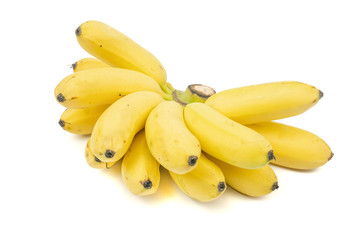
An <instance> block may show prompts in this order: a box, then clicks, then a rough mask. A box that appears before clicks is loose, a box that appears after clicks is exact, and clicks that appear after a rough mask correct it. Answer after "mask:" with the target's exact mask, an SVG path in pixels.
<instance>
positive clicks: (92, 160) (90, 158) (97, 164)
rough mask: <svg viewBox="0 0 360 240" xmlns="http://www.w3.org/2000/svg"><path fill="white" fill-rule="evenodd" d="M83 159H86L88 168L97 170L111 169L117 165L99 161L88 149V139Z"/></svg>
mask: <svg viewBox="0 0 360 240" xmlns="http://www.w3.org/2000/svg"><path fill="white" fill-rule="evenodd" d="M85 158H86V162H87V163H88V164H89V166H90V167H92V168H97V169H104V168H111V167H112V166H114V165H115V164H116V163H117V162H109V163H107V162H102V161H100V160H99V159H98V158H97V157H96V156H95V155H94V153H93V152H92V151H91V149H90V139H89V140H88V141H87V143H86V148H85Z"/></svg>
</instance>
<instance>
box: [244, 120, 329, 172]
mask: <svg viewBox="0 0 360 240" xmlns="http://www.w3.org/2000/svg"><path fill="white" fill-rule="evenodd" d="M247 126H248V127H249V128H251V129H253V130H255V131H257V132H258V133H260V134H262V135H263V136H264V137H265V138H267V139H268V140H269V141H270V143H271V145H272V146H273V148H274V153H275V154H276V160H274V161H271V162H270V163H272V164H275V165H279V166H283V167H287V168H293V169H314V168H317V167H320V166H322V165H324V164H325V163H327V162H328V161H329V160H330V159H331V158H332V156H333V153H332V151H331V149H330V147H329V146H328V145H327V144H326V143H325V141H324V140H322V139H321V138H320V137H318V136H316V135H315V134H313V133H310V132H308V131H305V130H303V129H300V128H296V127H292V126H288V125H285V124H281V123H275V122H264V123H257V124H252V125H247Z"/></svg>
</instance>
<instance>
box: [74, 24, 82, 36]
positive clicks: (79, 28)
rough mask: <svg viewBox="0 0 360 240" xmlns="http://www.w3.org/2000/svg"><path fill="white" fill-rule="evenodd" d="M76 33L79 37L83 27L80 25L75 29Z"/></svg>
mask: <svg viewBox="0 0 360 240" xmlns="http://www.w3.org/2000/svg"><path fill="white" fill-rule="evenodd" d="M75 34H76V36H78V37H79V36H80V35H81V27H80V26H79V27H78V28H77V29H76V30H75Z"/></svg>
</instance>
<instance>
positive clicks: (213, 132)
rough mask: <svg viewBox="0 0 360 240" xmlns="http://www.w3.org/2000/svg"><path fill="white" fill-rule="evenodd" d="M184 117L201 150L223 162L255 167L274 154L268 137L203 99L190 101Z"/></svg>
mask: <svg viewBox="0 0 360 240" xmlns="http://www.w3.org/2000/svg"><path fill="white" fill-rule="evenodd" d="M184 119H185V123H186V126H187V127H188V128H189V130H190V131H191V133H192V134H194V136H195V137H196V138H197V139H198V140H199V142H200V145H201V148H202V150H204V151H205V152H206V153H208V154H210V155H212V156H214V157H216V158H218V159H220V160H222V161H224V162H227V163H229V164H231V165H234V166H237V167H242V168H249V169H254V168H260V167H263V166H265V165H266V164H267V163H268V162H269V161H270V160H272V159H273V158H274V155H273V149H272V147H271V145H270V143H269V141H268V140H266V138H264V137H263V136H262V135H260V134H259V133H257V132H255V131H254V130H252V129H250V128H248V127H245V126H243V125H241V124H240V123H237V122H235V121H233V120H231V119H229V118H227V117H226V116H224V115H223V114H221V113H220V112H218V111H216V110H215V109H213V108H211V107H209V106H208V105H206V104H204V103H190V104H187V105H186V106H185V109H184Z"/></svg>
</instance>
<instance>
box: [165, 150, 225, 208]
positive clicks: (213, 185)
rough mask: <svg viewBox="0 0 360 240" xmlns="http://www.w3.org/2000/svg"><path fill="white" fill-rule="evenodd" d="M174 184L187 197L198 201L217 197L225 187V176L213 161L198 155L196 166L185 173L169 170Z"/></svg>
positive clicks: (206, 200)
mask: <svg viewBox="0 0 360 240" xmlns="http://www.w3.org/2000/svg"><path fill="white" fill-rule="evenodd" d="M169 173H170V176H171V178H172V179H173V180H174V182H175V183H176V185H178V187H179V188H180V189H181V190H182V191H183V192H184V193H185V194H186V195H188V196H189V197H191V198H193V199H195V200H198V201H200V202H209V201H212V200H214V199H216V198H218V197H219V196H220V195H221V194H222V193H223V192H224V191H225V189H226V183H225V177H224V174H223V173H222V171H221V170H220V168H219V167H218V166H216V164H215V163H213V162H211V161H210V160H209V159H207V158H206V157H205V156H204V155H203V154H201V155H200V158H199V161H198V165H197V167H196V168H195V169H194V170H192V171H191V172H188V173H185V174H176V173H173V172H171V171H169Z"/></svg>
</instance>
